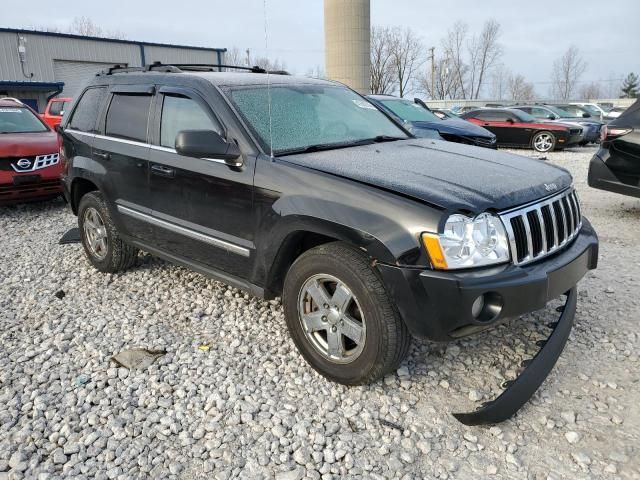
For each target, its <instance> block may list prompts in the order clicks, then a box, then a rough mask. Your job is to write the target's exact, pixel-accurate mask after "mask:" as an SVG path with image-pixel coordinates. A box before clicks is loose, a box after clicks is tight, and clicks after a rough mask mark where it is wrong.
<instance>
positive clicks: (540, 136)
mask: <svg viewBox="0 0 640 480" xmlns="http://www.w3.org/2000/svg"><path fill="white" fill-rule="evenodd" d="M531 146H532V147H533V149H534V150H535V151H536V152H540V153H547V152H552V151H553V150H554V149H555V148H556V137H555V136H554V135H553V133H551V132H547V131H542V132H538V133H536V134H535V135H534V136H533V138H532V139H531Z"/></svg>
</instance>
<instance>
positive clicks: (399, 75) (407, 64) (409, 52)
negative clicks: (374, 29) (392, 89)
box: [389, 27, 424, 97]
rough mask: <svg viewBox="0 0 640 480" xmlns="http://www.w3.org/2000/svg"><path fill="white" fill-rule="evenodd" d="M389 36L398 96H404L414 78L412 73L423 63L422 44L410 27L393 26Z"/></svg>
mask: <svg viewBox="0 0 640 480" xmlns="http://www.w3.org/2000/svg"><path fill="white" fill-rule="evenodd" d="M390 37H391V39H390V44H389V53H390V57H391V62H392V66H393V71H394V73H395V77H396V79H397V82H398V83H397V84H398V91H399V94H400V97H404V94H405V93H406V91H407V88H408V87H409V85H410V84H411V82H412V81H413V80H414V78H413V77H414V74H415V73H416V71H417V70H418V69H419V68H420V66H421V65H422V64H423V63H424V58H423V57H422V51H423V46H422V42H421V41H420V39H419V38H418V37H417V36H416V34H415V33H414V32H413V30H411V29H410V28H405V29H401V28H398V27H396V28H393V29H392V30H391V31H390Z"/></svg>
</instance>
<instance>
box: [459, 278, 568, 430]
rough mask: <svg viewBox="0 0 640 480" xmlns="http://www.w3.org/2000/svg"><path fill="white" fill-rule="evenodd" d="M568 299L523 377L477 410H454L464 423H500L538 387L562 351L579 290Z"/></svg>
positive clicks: (510, 383) (508, 385)
mask: <svg viewBox="0 0 640 480" xmlns="http://www.w3.org/2000/svg"><path fill="white" fill-rule="evenodd" d="M566 295H567V302H566V304H565V306H564V308H563V309H562V314H561V315H560V319H559V320H558V322H556V323H555V324H553V327H554V328H553V332H552V333H551V335H550V336H549V338H548V339H547V340H546V341H543V342H541V344H542V348H541V349H540V351H539V352H538V353H537V354H536V356H535V357H533V359H531V360H526V361H525V362H526V365H527V366H526V368H525V369H524V370H523V371H522V373H521V374H520V376H519V377H518V378H517V379H515V380H513V381H509V382H505V384H504V385H505V386H506V390H504V391H503V392H502V393H501V394H500V396H498V397H497V398H495V399H494V400H491V401H490V402H487V403H485V404H484V405H483V406H482V407H480V408H479V409H478V410H476V411H475V412H471V413H454V414H453V416H454V417H455V418H456V419H458V420H459V421H460V422H462V423H464V424H465V425H487V424H492V423H499V422H502V421H504V420H507V419H508V418H510V417H511V416H512V415H513V414H514V413H516V412H517V411H518V410H519V409H520V407H522V406H523V405H524V404H525V403H527V401H528V400H529V398H531V396H532V395H533V394H534V393H535V392H536V390H538V387H539V386H540V385H541V384H542V382H544V380H545V378H547V375H549V372H551V369H552V368H553V366H554V365H555V364H556V361H557V360H558V357H560V354H561V353H562V350H563V349H564V346H565V344H566V343H567V339H568V338H569V333H570V332H571V327H572V326H573V319H574V317H575V313H576V304H577V299H576V297H577V289H576V287H573V288H572V289H571V290H569V291H568V292H567V294H566Z"/></svg>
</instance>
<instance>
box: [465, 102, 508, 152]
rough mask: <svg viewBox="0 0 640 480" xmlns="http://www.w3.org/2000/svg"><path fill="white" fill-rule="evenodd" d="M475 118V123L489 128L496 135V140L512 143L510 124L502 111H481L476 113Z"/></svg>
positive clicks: (500, 143)
mask: <svg viewBox="0 0 640 480" xmlns="http://www.w3.org/2000/svg"><path fill="white" fill-rule="evenodd" d="M475 120H476V121H475V122H473V123H475V124H476V125H480V126H481V127H483V128H485V129H487V130H489V131H490V132H491V133H493V134H494V135H495V136H496V141H497V142H498V144H499V145H508V144H509V143H510V141H509V132H508V130H507V128H508V127H510V125H509V124H507V123H506V122H505V120H506V117H505V116H504V114H503V113H502V112H501V111H498V110H483V111H480V112H478V113H477V114H476V116H475Z"/></svg>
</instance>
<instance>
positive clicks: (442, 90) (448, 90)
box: [417, 58, 461, 100]
mask: <svg viewBox="0 0 640 480" xmlns="http://www.w3.org/2000/svg"><path fill="white" fill-rule="evenodd" d="M417 84H418V88H419V90H420V91H421V92H424V93H426V94H427V95H428V96H429V97H430V98H432V99H434V100H445V99H451V100H453V99H457V98H461V93H460V92H461V89H460V85H459V83H458V79H457V75H456V72H455V71H453V70H452V69H451V68H449V60H448V59H447V58H440V59H436V65H435V76H434V84H433V91H432V88H431V70H430V69H429V70H428V71H427V70H426V69H423V71H422V72H421V73H420V74H419V75H418V76H417Z"/></svg>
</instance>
